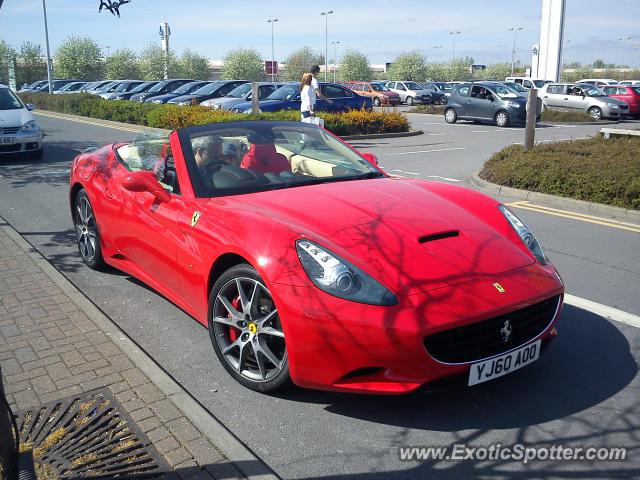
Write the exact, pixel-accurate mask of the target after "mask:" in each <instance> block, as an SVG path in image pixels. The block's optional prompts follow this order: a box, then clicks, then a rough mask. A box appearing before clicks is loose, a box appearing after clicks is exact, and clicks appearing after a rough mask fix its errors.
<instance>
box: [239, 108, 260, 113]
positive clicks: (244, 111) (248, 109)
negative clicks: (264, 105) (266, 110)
mask: <svg viewBox="0 0 640 480" xmlns="http://www.w3.org/2000/svg"><path fill="white" fill-rule="evenodd" d="M242 113H253V109H251V108H247V109H246V110H243V112H242ZM258 113H262V110H260V109H258Z"/></svg>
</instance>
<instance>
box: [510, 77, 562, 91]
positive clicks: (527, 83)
mask: <svg viewBox="0 0 640 480" xmlns="http://www.w3.org/2000/svg"><path fill="white" fill-rule="evenodd" d="M504 81H505V82H513V83H518V84H520V85H522V86H523V87H524V88H542V87H543V86H544V85H546V84H547V83H551V80H543V79H542V78H531V77H507V78H505V79H504Z"/></svg>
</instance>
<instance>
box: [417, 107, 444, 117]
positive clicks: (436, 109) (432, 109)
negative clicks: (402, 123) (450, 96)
mask: <svg viewBox="0 0 640 480" xmlns="http://www.w3.org/2000/svg"><path fill="white" fill-rule="evenodd" d="M445 108H446V105H416V106H415V107H413V108H412V109H411V110H409V113H430V114H433V115H444V109H445Z"/></svg>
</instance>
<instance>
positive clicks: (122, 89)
mask: <svg viewBox="0 0 640 480" xmlns="http://www.w3.org/2000/svg"><path fill="white" fill-rule="evenodd" d="M143 83H144V80H120V82H118V83H116V84H114V85H111V86H110V87H109V88H107V89H106V90H103V91H102V92H101V93H100V96H101V97H102V98H105V99H108V98H110V97H111V95H112V94H114V93H127V92H130V91H132V90H133V89H134V88H136V87H137V86H138V85H141V84H143Z"/></svg>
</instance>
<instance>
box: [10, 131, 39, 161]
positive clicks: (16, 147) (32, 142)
mask: <svg viewBox="0 0 640 480" xmlns="http://www.w3.org/2000/svg"><path fill="white" fill-rule="evenodd" d="M4 138H10V139H15V141H14V142H12V143H3V139H4ZM42 138H43V137H42V131H39V132H37V133H21V132H18V133H16V134H5V135H0V155H4V154H15V153H26V152H34V151H37V150H40V149H41V148H42Z"/></svg>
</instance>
